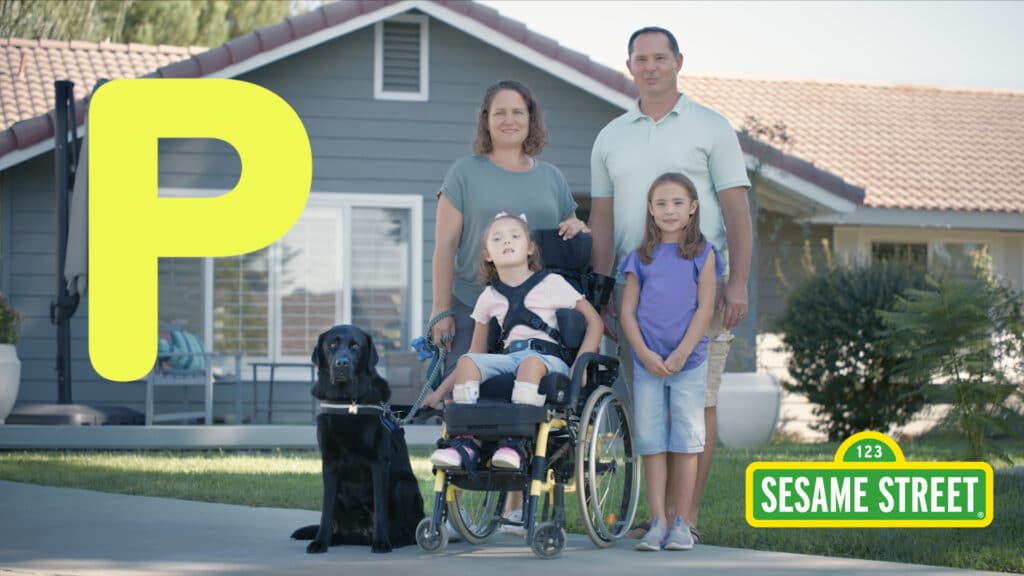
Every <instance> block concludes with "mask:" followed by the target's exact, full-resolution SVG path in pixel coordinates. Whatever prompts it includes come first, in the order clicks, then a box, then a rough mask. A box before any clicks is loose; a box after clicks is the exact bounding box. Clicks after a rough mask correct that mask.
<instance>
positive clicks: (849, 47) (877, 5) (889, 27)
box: [482, 0, 1024, 90]
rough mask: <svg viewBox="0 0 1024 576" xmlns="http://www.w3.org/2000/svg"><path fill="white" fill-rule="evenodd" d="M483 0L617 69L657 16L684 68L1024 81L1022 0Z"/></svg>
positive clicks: (790, 75) (788, 75) (792, 75)
mask: <svg viewBox="0 0 1024 576" xmlns="http://www.w3.org/2000/svg"><path fill="white" fill-rule="evenodd" d="M482 3H483V4H486V5H488V6H491V7H493V8H496V9H497V10H498V11H500V12H501V13H502V14H503V15H505V16H509V17H511V18H514V19H516V20H519V21H521V22H523V23H524V24H526V25H527V26H528V27H529V28H530V29H531V30H533V31H535V32H539V33H541V34H544V35H547V36H551V37H553V38H555V39H556V40H558V41H559V43H561V44H563V45H565V46H568V47H570V48H572V49H574V50H577V51H580V52H583V53H584V54H587V55H588V56H590V58H591V59H593V60H596V61H598V62H600V63H602V64H605V65H608V66H612V67H614V68H616V69H623V70H624V66H625V60H626V42H627V40H628V39H629V35H630V34H631V33H632V32H633V31H634V30H636V29H638V28H641V27H643V26H650V25H656V26H662V27H664V28H668V29H669V30H671V31H672V32H673V33H674V34H675V35H676V38H677V39H678V40H679V45H680V49H681V51H682V52H683V58H684V63H683V74H684V75H685V74H687V73H690V74H699V75H720V76H741V77H749V78H772V79H817V80H844V81H854V82H871V83H887V84H918V85H931V86H957V87H971V88H994V89H1014V90H1024V65H1022V64H1021V60H1022V59H1021V55H1024V34H1021V33H1020V29H1021V27H1022V26H1024V2H970V3H968V2H818V3H816V2H727V3H726V2H666V1H654V2H651V1H643V2H614V1H608V2H604V1H602V2H593V1H521V0H513V1H507V0H482ZM1014 54H1017V55H1018V56H1013V55H1014Z"/></svg>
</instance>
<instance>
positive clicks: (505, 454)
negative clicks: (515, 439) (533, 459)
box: [491, 446, 522, 470]
mask: <svg viewBox="0 0 1024 576" xmlns="http://www.w3.org/2000/svg"><path fill="white" fill-rule="evenodd" d="M520 464H522V459H521V458H520V457H519V452H516V450H515V448H512V447H511V446H502V447H501V448H498V449H497V450H495V451H494V456H491V467H492V468H501V469H503V470H519V465H520Z"/></svg>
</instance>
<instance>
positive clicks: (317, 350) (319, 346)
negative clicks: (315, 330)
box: [310, 330, 331, 368]
mask: <svg viewBox="0 0 1024 576" xmlns="http://www.w3.org/2000/svg"><path fill="white" fill-rule="evenodd" d="M330 332H331V331H330V330H328V331H326V332H321V333H320V336H319V337H318V338H317V339H316V346H315V347H314V348H313V355H312V357H311V358H310V360H311V361H312V362H313V365H314V366H316V367H317V368H322V367H323V355H324V353H323V348H324V337H325V336H327V335H328V334H330Z"/></svg>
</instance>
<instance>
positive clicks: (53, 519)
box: [0, 481, 995, 576]
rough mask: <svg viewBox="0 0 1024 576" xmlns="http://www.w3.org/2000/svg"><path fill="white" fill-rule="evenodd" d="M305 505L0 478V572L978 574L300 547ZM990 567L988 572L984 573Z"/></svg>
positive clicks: (587, 551)
mask: <svg viewBox="0 0 1024 576" xmlns="http://www.w3.org/2000/svg"><path fill="white" fill-rule="evenodd" d="M317 521H318V513H317V512H311V511H308V510H280V509H272V508H251V507H245V506H233V505H225V504H204V503H199V502H188V501H182V500H171V499H167V498H150V497H144V496H124V495H120V494H106V493H102V492H93V491H89V490H77V489H70V488H50V487H44V486H34V485H29V484H20V483H15V482H4V481H0V576H26V575H41V574H47V575H50V574H52V575H61V576H67V575H97V576H98V575H103V576H114V575H122V574H132V575H155V574H174V575H183V574H274V575H282V576H283V575H289V576H290V575H306V574H309V575H317V576H326V575H328V574H343V573H344V574H360V575H365V576H370V575H373V576H389V575H395V576H419V575H425V574H445V575H453V574H454V575H462V574H467V575H474V576H476V575H485V576H493V575H495V574H515V575H517V576H521V575H524V574H530V573H531V572H532V571H540V570H543V571H544V572H546V573H547V572H549V571H550V572H553V573H557V574H558V575H559V576H584V575H585V576H595V575H597V574H614V575H617V576H625V575H628V574H630V573H631V572H632V571H635V570H637V569H638V567H639V566H642V570H643V573H644V574H673V573H674V574H681V573H686V574H712V575H715V574H737V575H740V574H742V575H747V574H755V575H757V576H774V575H792V574H796V575H800V576H803V575H810V574H830V575H831V574H840V575H857V576H861V575H863V576H878V575H879V574H912V575H924V574H982V572H972V571H968V570H954V569H951V568H936V567H931V566H917V565H911V564H896V563H891V562H876V561H869V560H849V559H843V558H827V557H819V556H804V555H799V554H784V553H776V552H758V551H753V550H741V549H736V548H721V547H717V546H699V545H698V546H697V547H696V548H695V549H694V550H692V551H690V552H656V553H646V554H644V553H640V552H634V551H633V550H632V546H631V544H632V542H628V543H627V542H621V543H620V544H619V545H618V546H615V547H612V548H609V549H605V550H598V549H596V548H594V546H593V545H592V544H591V543H590V540H589V539H587V537H586V536H578V535H570V536H569V544H568V546H567V547H566V550H565V551H564V552H563V554H562V556H561V557H560V558H558V559H556V560H550V561H543V560H539V559H537V558H536V557H535V556H534V555H533V553H532V552H531V551H530V549H529V548H528V547H527V546H526V545H525V543H524V542H523V540H522V539H518V538H514V537H511V536H499V537H495V538H494V539H493V541H492V542H489V543H488V544H487V545H486V546H471V545H469V544H465V543H453V544H450V545H449V547H448V549H447V551H445V552H444V553H441V554H436V555H428V554H425V553H423V552H421V551H420V550H419V548H418V547H416V546H408V547H405V548H400V549H397V550H396V551H395V552H393V553H391V554H371V553H370V551H369V547H361V546H340V547H333V548H331V549H330V551H329V552H328V553H327V554H320V555H308V554H306V553H305V548H306V543H305V542H297V541H293V540H291V539H289V537H288V536H289V534H291V532H292V530H294V529H295V528H297V527H299V526H304V525H307V524H314V523H316V522H317ZM986 574H995V573H986Z"/></svg>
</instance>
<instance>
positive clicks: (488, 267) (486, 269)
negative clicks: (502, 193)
mask: <svg viewBox="0 0 1024 576" xmlns="http://www.w3.org/2000/svg"><path fill="white" fill-rule="evenodd" d="M506 218H509V219H511V220H515V221H516V222H517V223H518V224H519V225H520V226H522V228H523V234H526V238H527V239H528V240H529V242H530V243H529V246H532V247H533V254H530V255H529V256H528V257H527V259H526V265H527V266H528V267H529V268H530V271H531V272H536V271H537V270H540V269H541V268H543V267H544V264H543V261H542V260H541V258H540V246H538V245H537V243H536V242H534V241H533V234H531V233H530V225H529V224H527V223H526V221H524V220H523V219H522V218H520V217H518V216H513V215H511V214H505V215H503V216H498V217H497V218H495V219H494V220H491V223H490V224H488V225H487V228H485V229H484V243H483V247H482V248H480V281H481V282H483V283H484V284H487V283H488V282H490V281H491V280H497V279H498V269H497V268H496V267H495V266H494V262H488V261H487V256H488V254H487V237H488V236H490V235H491V228H492V227H493V226H494V223H495V222H499V221H501V220H504V219H506Z"/></svg>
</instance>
